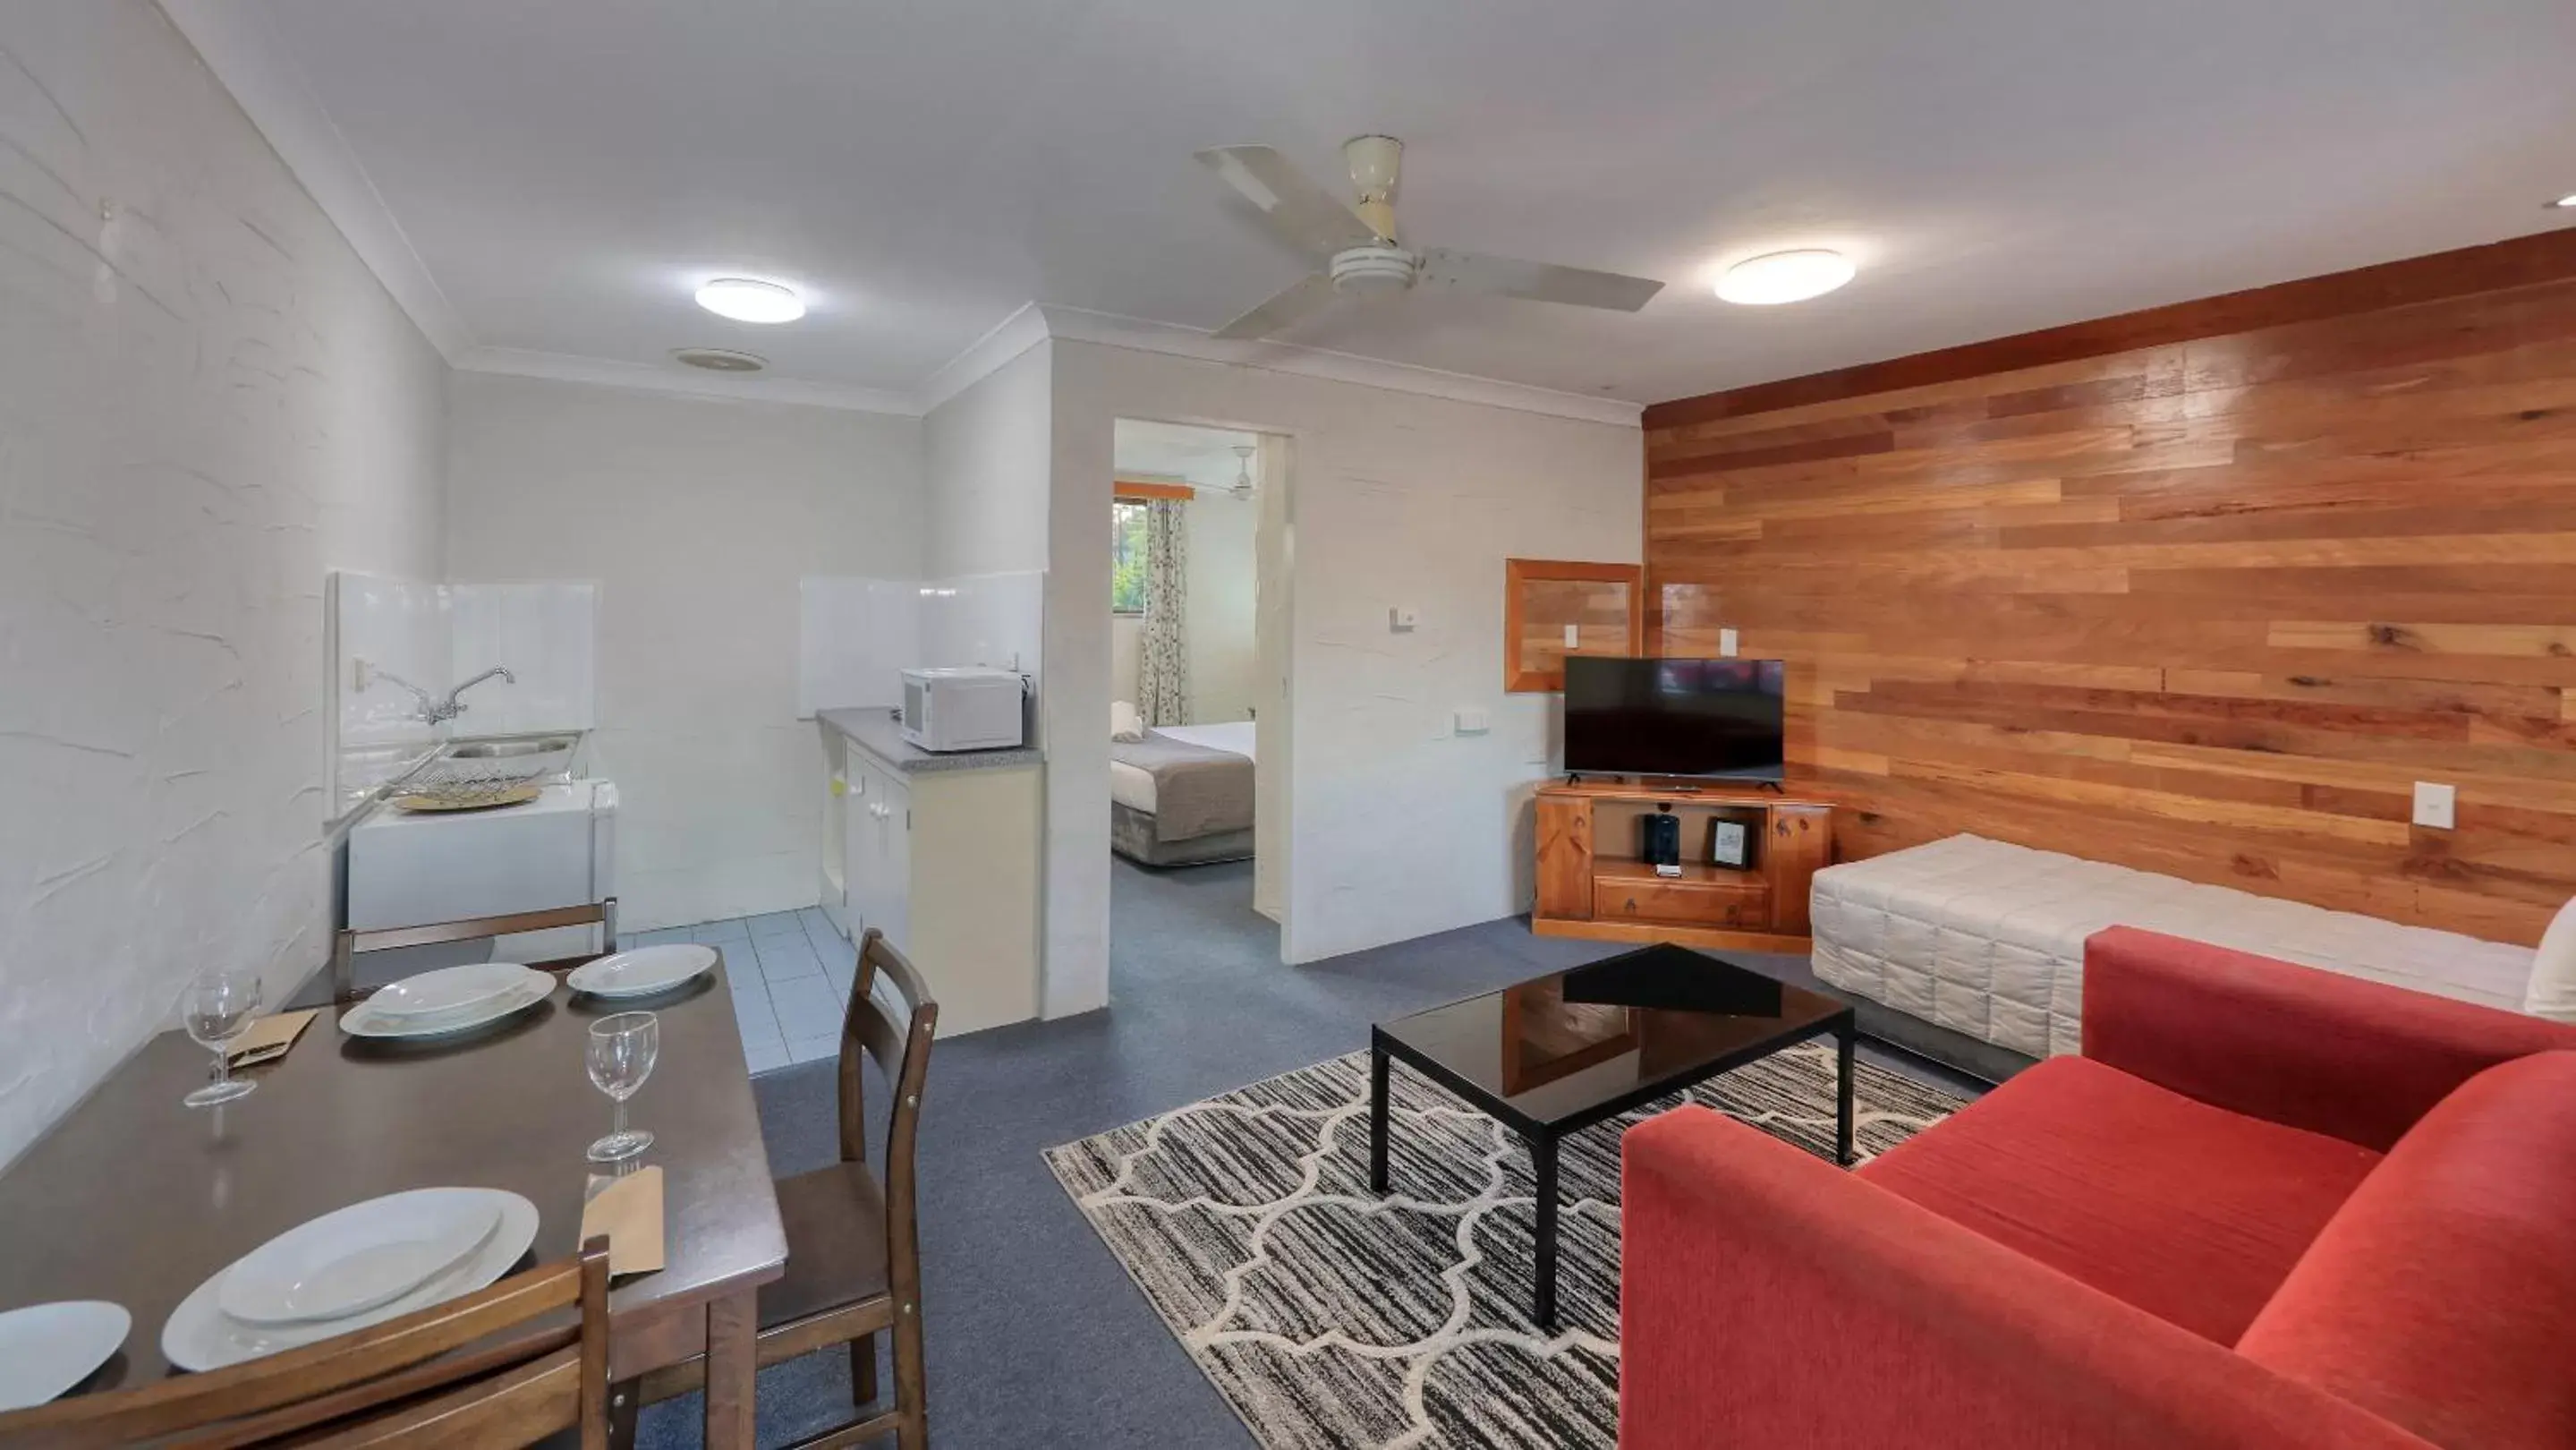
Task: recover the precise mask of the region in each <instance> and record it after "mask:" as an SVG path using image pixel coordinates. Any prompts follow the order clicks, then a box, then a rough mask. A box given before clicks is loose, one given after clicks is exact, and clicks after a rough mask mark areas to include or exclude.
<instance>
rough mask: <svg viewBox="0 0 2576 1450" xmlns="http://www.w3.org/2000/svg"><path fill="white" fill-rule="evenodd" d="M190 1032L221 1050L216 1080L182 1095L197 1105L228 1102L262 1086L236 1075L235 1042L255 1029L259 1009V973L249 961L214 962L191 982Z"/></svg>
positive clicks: (207, 1045)
mask: <svg viewBox="0 0 2576 1450" xmlns="http://www.w3.org/2000/svg"><path fill="white" fill-rule="evenodd" d="M184 1011H185V1017H186V1020H187V1024H188V1035H189V1036H190V1037H192V1038H194V1039H196V1042H197V1045H198V1046H200V1047H204V1048H207V1049H209V1050H211V1051H212V1052H213V1053H214V1054H215V1080H214V1081H213V1082H210V1083H208V1084H206V1085H205V1086H204V1087H201V1088H199V1089H197V1090H196V1091H195V1092H192V1093H190V1094H188V1095H187V1096H186V1097H184V1098H182V1099H180V1101H181V1102H184V1103H186V1104H187V1105H188V1106H190V1107H192V1108H208V1107H213V1106H214V1105H215V1104H217V1103H228V1102H231V1101H232V1100H233V1099H235V1098H237V1097H240V1096H242V1095H243V1094H245V1093H248V1092H250V1091H251V1090H252V1089H253V1088H256V1087H258V1086H259V1084H258V1083H256V1082H253V1081H252V1080H251V1079H249V1078H246V1077H235V1076H233V1075H232V1052H231V1048H232V1044H233V1043H235V1042H237V1041H239V1040H240V1038H241V1035H242V1034H243V1033H245V1032H248V1031H249V1030H250V1024H251V1020H252V1018H253V1017H254V1016H255V1015H256V1014H257V1013H258V1012H259V973H257V972H255V971H253V970H251V969H250V968H248V967H209V968H207V969H206V970H205V971H202V972H199V973H198V974H197V975H196V976H195V977H194V978H192V979H190V981H189V983H188V995H187V1000H186V1002H185V1004H184Z"/></svg>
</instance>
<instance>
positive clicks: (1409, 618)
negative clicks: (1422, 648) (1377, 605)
mask: <svg viewBox="0 0 2576 1450" xmlns="http://www.w3.org/2000/svg"><path fill="white" fill-rule="evenodd" d="M1420 623H1422V611H1421V610H1420V609H1417V608H1415V607H1414V606H1413V605H1410V604H1399V605H1397V606H1395V607H1394V608H1393V609H1390V610H1388V611H1387V613H1386V627H1387V628H1388V629H1390V630H1393V631H1394V632H1395V633H1397V634H1402V633H1404V632H1405V631H1407V630H1410V629H1412V628H1413V627H1414V626H1415V625H1418V624H1420Z"/></svg>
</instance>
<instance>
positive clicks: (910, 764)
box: [814, 706, 1046, 775]
mask: <svg viewBox="0 0 2576 1450" xmlns="http://www.w3.org/2000/svg"><path fill="white" fill-rule="evenodd" d="M814 718H815V719H817V720H819V721H821V722H822V723H823V725H824V726H825V727H826V728H828V729H832V730H838V731H840V732H841V733H842V734H843V735H844V736H847V737H848V738H849V741H850V743H851V744H853V745H856V746H858V747H859V748H860V749H861V750H864V751H866V752H867V753H868V754H870V755H873V756H875V757H876V758H877V759H878V760H879V761H880V762H882V763H883V764H885V765H886V766H887V767H888V768H889V769H892V770H898V771H901V772H902V773H904V774H905V775H930V774H933V773H935V772H939V771H945V770H998V769H1001V768H1002V767H1004V766H1012V765H1036V764H1039V763H1040V762H1042V761H1044V760H1045V759H1046V752H1045V751H1043V750H1040V749H1038V748H1037V747H1036V746H1034V745H1023V746H1020V747H1018V748H1017V749H1012V750H952V751H948V752H946V753H944V754H943V753H941V752H938V751H932V750H924V749H922V748H921V747H920V746H918V745H915V744H913V743H912V742H911V741H909V740H906V739H904V738H903V727H902V726H901V725H899V724H897V723H896V722H895V718H894V716H893V714H892V713H891V712H889V711H888V710H886V709H885V708H883V707H881V706H880V707H877V708H874V709H857V710H818V711H816V712H815V714H814Z"/></svg>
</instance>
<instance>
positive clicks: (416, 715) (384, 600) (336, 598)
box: [327, 570, 451, 751]
mask: <svg viewBox="0 0 2576 1450" xmlns="http://www.w3.org/2000/svg"><path fill="white" fill-rule="evenodd" d="M327 597H328V598H329V600H330V607H331V610H332V616H333V617H332V620H331V638H332V640H333V645H332V658H331V700H332V705H333V708H334V709H335V710H336V712H337V718H338V720H339V746H340V748H341V749H342V750H343V751H347V750H355V749H361V748H377V747H402V746H410V745H417V744H426V743H427V742H428V741H429V740H430V739H431V738H432V737H433V735H434V734H435V732H434V731H432V730H431V729H430V727H429V726H428V724H427V723H425V722H424V721H422V719H421V718H420V703H419V701H417V700H416V699H414V698H413V697H412V695H411V694H410V692H408V691H406V690H404V689H402V688H401V687H400V686H398V685H395V684H393V683H392V682H390V681H387V680H382V679H377V680H372V681H371V682H370V683H369V684H368V686H367V687H366V688H365V689H363V690H361V689H359V688H357V662H358V661H359V660H365V661H366V662H367V663H368V665H369V666H370V667H371V668H372V669H373V670H375V671H376V672H378V673H389V674H393V675H398V676H400V677H402V678H403V679H406V680H409V681H411V682H412V683H413V684H415V685H418V686H420V687H421V688H422V689H424V690H432V691H440V690H445V689H446V688H447V669H448V654H449V639H450V637H451V636H450V630H449V620H448V597H447V590H446V588H445V587H444V586H442V585H437V584H423V583H421V582H419V581H418V580H413V579H388V578H384V577H382V576H380V575H375V574H357V573H351V572H349V571H346V570H342V571H339V572H337V573H334V574H333V575H332V576H331V580H330V588H329V590H328V593H327Z"/></svg>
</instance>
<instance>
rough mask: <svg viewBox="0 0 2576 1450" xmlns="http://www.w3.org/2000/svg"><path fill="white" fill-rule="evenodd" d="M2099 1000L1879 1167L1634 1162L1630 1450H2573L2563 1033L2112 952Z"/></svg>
mask: <svg viewBox="0 0 2576 1450" xmlns="http://www.w3.org/2000/svg"><path fill="white" fill-rule="evenodd" d="M2084 974H2085V975H2084V1050H2083V1053H2082V1055H2080V1056H2073V1057H2058V1058H2053V1059H2050V1060H2049V1061H2047V1062H2043V1063H2041V1064H2039V1065H2038V1066H2036V1067H2033V1068H2031V1069H2029V1070H2028V1071H2026V1072H2024V1073H2022V1074H2021V1075H2020V1076H2017V1077H2015V1078H2013V1079H2012V1080H2011V1081H2010V1082H2008V1083H2005V1084H2004V1085H2003V1086H2001V1087H1999V1088H1996V1089H1995V1090H1994V1091H1993V1092H1991V1093H1989V1094H1987V1095H1986V1096H1985V1097H1983V1098H1981V1099H1979V1100H1978V1101H1977V1102H1975V1103H1973V1104H1971V1105H1970V1106H1968V1107H1967V1108H1965V1109H1963V1110H1962V1111H1960V1112H1959V1113H1957V1114H1955V1115H1954V1116H1952V1117H1950V1118H1949V1119H1947V1120H1945V1121H1944V1122H1942V1123H1940V1124H1938V1125H1936V1126H1934V1127H1932V1128H1930V1129H1928V1130H1926V1131H1924V1132H1922V1133H1919V1134H1917V1135H1916V1136H1915V1137H1914V1138H1913V1139H1912V1140H1910V1141H1908V1142H1907V1143H1905V1144H1904V1145H1903V1146H1901V1147H1899V1148H1897V1149H1895V1150H1894V1151H1892V1152H1889V1153H1886V1154H1883V1155H1881V1156H1880V1157H1879V1158H1877V1159H1875V1160H1873V1161H1872V1162H1870V1163H1868V1164H1866V1165H1864V1166H1863V1167H1861V1168H1860V1169H1858V1170H1857V1171H1854V1172H1850V1173H1845V1172H1843V1171H1841V1170H1839V1169H1836V1168H1835V1167H1833V1166H1832V1165H1831V1164H1829V1163H1827V1162H1825V1161H1823V1160H1821V1159H1819V1158H1816V1157H1813V1156H1811V1155H1809V1154H1807V1153H1805V1152H1803V1151H1801V1150H1799V1149H1797V1148H1793V1147H1791V1146H1789V1145H1788V1144H1786V1143H1783V1142H1781V1141H1780V1140H1778V1139H1776V1138H1773V1137H1771V1136H1769V1135H1767V1134H1765V1133H1762V1132H1760V1131H1758V1130H1756V1129H1753V1128H1749V1127H1746V1126H1745V1125H1744V1124H1742V1123H1739V1122H1736V1121H1735V1120H1733V1119H1731V1118H1728V1117H1725V1116H1723V1115H1721V1114H1718V1113H1713V1112H1710V1111H1707V1110H1706V1109H1702V1108H1683V1109H1680V1110H1679V1111H1676V1112H1672V1113H1667V1114H1665V1115H1663V1116H1661V1117H1658V1118H1656V1119H1654V1120H1652V1121H1650V1122H1647V1123H1644V1124H1641V1125H1640V1126H1638V1127H1636V1128H1634V1129H1632V1130H1631V1131H1630V1132H1629V1133H1628V1135H1627V1137H1626V1139H1625V1142H1624V1147H1623V1152H1622V1167H1621V1182H1622V1190H1623V1193H1624V1197H1625V1204H1624V1208H1623V1210H1622V1218H1623V1220H1624V1230H1623V1232H1624V1237H1625V1248H1624V1256H1623V1261H1622V1264H1621V1267H1620V1349H1621V1365H1620V1375H1619V1443H1620V1444H1621V1445H1622V1446H1624V1447H1627V1450H1705V1447H1716V1446H1761V1447H1775V1446H1776V1447H1789V1446H1842V1445H1854V1446H1880V1445H1886V1446H1907V1447H1921V1450H1947V1447H1955V1450H1970V1447H1974V1450H1996V1447H2073V1446H2118V1447H2138V1450H2147V1447H2155V1450H2175V1447H2213V1446H2227V1447H2242V1450H2257V1447H2262V1450H2272V1447H2281V1446H2313V1447H2325V1446H2333V1447H2338V1450H2355V1447H2358V1450H2381V1447H2399V1446H2404V1447H2410V1450H2423V1447H2426V1446H2440V1447H2443V1450H2503V1447H2513V1450H2523V1447H2530V1450H2539V1447H2544V1446H2545V1447H2551V1450H2568V1447H2571V1446H2576V1027H2569V1026H2566V1025H2563V1024H2558V1023H2552V1022H2547V1021H2543V1020H2541V1019H2538V1018H2533V1017H2524V1016H2519V1015H2517V1014H2514V1013H2509V1012H2499V1011H2495V1010H2493V1009H2490V1008H2485V1007H2477V1006H2472V1005H2469V1004H2467V1003H2461V1002H2454V1001H2450V1000H2447V999H2444V998H2439V997H2429V996H2425V995H2422V994H2420V993H2415V992H2409V991H2405V990H2402V989H2399V988H2395V987H2387V986H2382V985H2380V984H2378V983H2374V982H2366V981H2361V980H2358V979H2355V978H2350V977H2343V976H2337V975H2334V974H2332V973H2328V972H2320V971H2316V970H2313V969H2311V968H2307V967H2299V966H2292V965H2290V964H2289V963H2286V962H2278V961H2273V960H2270V959H2269V958H2264V957H2256V956H2248V955H2246V954H2244V953H2240V952H2232V951H2227V950H2225V949H2222V948H2218V947H2212V946H2208V945H2206V944H2203V943H2199V942H2190V941H2184V940H2181V939H2179V938H2175V937H2167V936H2159V935H2156V934H2154V933H2152V932H2143V931H2136V930H2132V929H2129V928H2126V927H2120V928H2114V929H2112V930H2109V931H2105V932H2102V933H2100V934H2098V935H2096V936H2095V937H2093V938H2092V940H2091V941H2090V942H2088V943H2087V944H2086V946H2085V953H2084Z"/></svg>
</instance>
